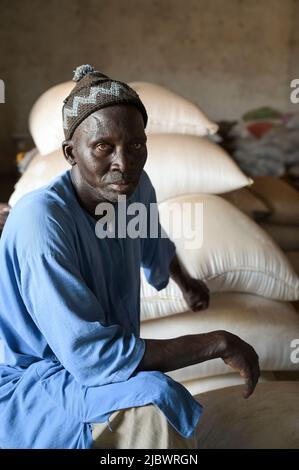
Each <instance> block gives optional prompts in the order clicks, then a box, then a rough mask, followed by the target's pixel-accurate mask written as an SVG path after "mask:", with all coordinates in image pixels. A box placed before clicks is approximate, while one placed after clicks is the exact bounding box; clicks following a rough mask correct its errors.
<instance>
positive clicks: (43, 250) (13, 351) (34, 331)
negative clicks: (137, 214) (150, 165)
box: [0, 171, 201, 449]
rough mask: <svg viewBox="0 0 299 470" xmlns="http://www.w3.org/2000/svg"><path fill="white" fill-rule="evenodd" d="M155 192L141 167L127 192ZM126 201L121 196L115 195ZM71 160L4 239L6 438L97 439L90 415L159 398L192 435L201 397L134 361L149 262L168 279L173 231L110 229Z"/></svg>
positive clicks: (1, 334)
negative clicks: (76, 178) (105, 230)
mask: <svg viewBox="0 0 299 470" xmlns="http://www.w3.org/2000/svg"><path fill="white" fill-rule="evenodd" d="M155 201H156V197H155V191H154V189H153V186H152V184H151V182H150V180H149V178H148V176H147V175H146V173H145V172H143V174H142V177H141V179H140V182H139V185H138V187H137V188H136V190H135V192H134V194H133V195H132V196H131V197H130V198H129V199H128V200H127V204H128V203H129V202H143V203H144V204H146V205H147V207H148V204H150V203H153V202H155ZM115 207H116V205H115ZM95 224H96V221H95V219H93V217H91V216H90V215H89V214H88V213H87V212H86V211H85V210H84V209H83V208H82V207H81V205H80V204H79V202H78V200H77V197H76V194H75V191H74V188H73V185H72V182H71V177H70V171H67V172H65V173H64V174H62V175H61V176H59V177H58V178H56V179H55V180H53V181H52V182H51V183H49V184H48V185H47V186H45V187H43V188H41V189H38V190H36V191H33V192H31V193H29V194H27V195H26V196H25V197H23V198H22V199H21V200H20V201H19V202H18V203H17V204H16V206H15V207H14V208H13V210H12V211H11V213H10V215H9V217H8V220H7V222H6V225H5V228H4V231H3V234H2V237H1V241H0V447H2V448H70V449H72V448H73V449H74V448H76V449H80V448H81V449H82V448H90V447H92V435H91V423H96V422H106V421H107V420H109V416H110V415H111V413H112V412H113V411H115V410H119V409H123V408H130V407H133V406H142V405H146V404H150V403H152V404H154V405H156V406H158V407H159V408H160V409H161V411H162V412H163V413H164V415H165V416H166V418H167V419H168V420H169V422H170V423H171V425H172V426H174V428H175V429H176V430H177V431H178V432H179V433H180V434H181V435H182V436H184V437H189V436H191V434H192V433H193V430H194V428H195V427H196V425H197V423H198V420H199V418H200V415H201V406H200V405H199V403H198V402H197V401H196V400H194V398H193V397H192V396H191V395H190V394H189V392H188V391H187V390H186V389H185V388H184V387H183V386H182V385H181V384H179V383H177V382H175V381H174V380H172V379H171V378H170V377H168V376H167V375H165V374H163V373H162V372H159V371H141V372H136V369H137V366H138V364H139V363H140V361H141V359H142V356H143V354H144V351H145V341H144V340H143V339H141V338H140V266H142V267H143V269H144V271H145V275H146V277H147V280H148V282H149V283H150V284H152V285H153V286H154V287H155V288H156V289H158V290H160V289H162V288H163V287H165V286H166V285H167V283H168V280H169V263H170V261H171V258H172V257H173V255H174V252H175V247H174V244H173V243H172V242H171V241H170V240H169V239H168V238H162V237H159V238H150V237H147V238H141V237H137V238H129V237H126V238H104V239H100V238H98V237H97V236H96V234H95Z"/></svg>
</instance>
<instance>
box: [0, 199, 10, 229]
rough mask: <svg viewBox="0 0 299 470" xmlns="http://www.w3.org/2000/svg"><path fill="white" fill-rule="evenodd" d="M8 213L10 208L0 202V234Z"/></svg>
mask: <svg viewBox="0 0 299 470" xmlns="http://www.w3.org/2000/svg"><path fill="white" fill-rule="evenodd" d="M9 211H10V206H9V205H8V204H6V203H4V202H0V232H1V231H2V230H3V227H4V224H5V222H6V219H7V217H8V214H9Z"/></svg>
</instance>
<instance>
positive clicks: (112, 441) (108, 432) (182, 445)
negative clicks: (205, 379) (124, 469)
mask: <svg viewBox="0 0 299 470" xmlns="http://www.w3.org/2000/svg"><path fill="white" fill-rule="evenodd" d="M194 398H195V399H196V398H197V397H196V396H195V397H194ZM109 422H110V427H111V429H109V427H108V425H107V423H96V424H93V431H92V437H93V447H94V448H95V449H198V439H197V429H196V430H195V431H194V433H193V435H192V436H191V437H190V438H188V439H185V438H183V437H182V436H181V435H180V434H179V433H178V432H177V431H176V430H175V429H174V428H173V426H172V425H171V424H169V422H168V421H167V419H166V417H165V416H164V414H163V413H162V411H160V409H159V408H158V407H157V406H155V405H146V406H139V407H133V408H126V409H124V410H119V411H115V412H114V413H112V415H111V416H110V419H109ZM198 427H199V426H198ZM198 427H197V428H198Z"/></svg>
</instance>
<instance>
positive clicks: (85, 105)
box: [62, 64, 147, 139]
mask: <svg viewBox="0 0 299 470" xmlns="http://www.w3.org/2000/svg"><path fill="white" fill-rule="evenodd" d="M74 72H75V73H74V77H73V80H74V81H75V82H77V83H76V85H75V87H74V88H73V90H72V91H71V93H70V94H69V96H68V97H67V98H65V100H64V101H63V102H64V105H63V108H62V117H63V129H64V135H65V138H66V139H70V138H71V137H72V135H73V134H74V131H75V129H76V128H77V127H78V126H79V124H80V123H81V122H82V121H84V119H86V118H87V117H88V116H89V115H90V114H92V113H94V112H95V111H97V110H98V109H102V108H106V107H107V106H112V105H114V104H122V103H123V104H126V103H127V104H132V105H134V106H136V108H138V109H139V111H140V112H141V114H142V116H143V121H144V127H146V124H147V113H146V110H145V107H144V105H143V103H142V102H141V100H140V98H139V96H138V95H137V93H136V92H135V91H134V90H133V89H132V88H130V87H129V86H128V85H127V84H126V83H123V82H120V81H117V80H112V78H109V77H107V75H104V74H102V73H101V72H97V71H95V70H94V68H93V67H92V66H91V65H88V64H86V65H81V66H80V67H77V68H76V70H75V71H74Z"/></svg>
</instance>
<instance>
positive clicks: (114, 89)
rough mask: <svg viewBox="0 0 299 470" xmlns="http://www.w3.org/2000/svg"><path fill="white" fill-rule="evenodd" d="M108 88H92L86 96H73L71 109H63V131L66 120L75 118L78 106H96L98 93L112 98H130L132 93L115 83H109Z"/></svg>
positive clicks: (66, 124) (65, 126)
mask: <svg viewBox="0 0 299 470" xmlns="http://www.w3.org/2000/svg"><path fill="white" fill-rule="evenodd" d="M109 86H110V87H109V88H107V87H104V86H93V87H91V90H90V93H89V95H88V96H78V95H77V96H75V97H74V100H73V104H72V107H71V108H67V107H65V108H64V112H63V127H64V129H68V118H69V117H72V118H73V117H77V116H78V112H79V106H80V105H89V104H96V102H97V95H98V94H99V93H101V94H103V95H109V96H113V97H116V98H117V97H120V95H123V96H127V97H132V96H133V93H130V92H129V90H126V88H125V87H124V86H122V85H121V84H119V83H117V82H111V83H109Z"/></svg>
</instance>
